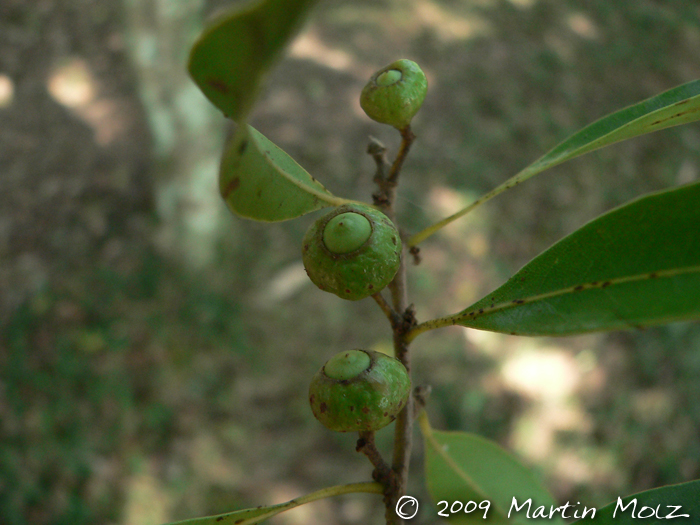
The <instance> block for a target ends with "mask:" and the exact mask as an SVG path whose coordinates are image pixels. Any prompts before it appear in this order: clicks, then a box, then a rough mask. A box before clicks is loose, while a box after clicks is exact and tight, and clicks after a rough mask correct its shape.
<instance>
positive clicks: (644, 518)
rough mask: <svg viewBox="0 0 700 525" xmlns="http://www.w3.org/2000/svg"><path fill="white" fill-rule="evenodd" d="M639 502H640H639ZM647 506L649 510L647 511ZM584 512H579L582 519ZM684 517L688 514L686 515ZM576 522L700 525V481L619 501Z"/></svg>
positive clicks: (663, 488)
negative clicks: (592, 515)
mask: <svg viewBox="0 0 700 525" xmlns="http://www.w3.org/2000/svg"><path fill="white" fill-rule="evenodd" d="M635 500H636V503H635ZM645 507H646V508H645ZM581 515H582V512H581V511H579V516H581ZM684 515H687V517H686V516H684ZM575 523H581V524H584V523H590V524H592V525H635V524H638V523H643V524H644V525H663V524H665V523H678V524H679V525H682V524H685V525H690V524H693V525H695V524H696V523H700V481H699V480H696V481H690V482H688V483H680V484H678V485H669V486H667V487H660V488H658V489H652V490H647V491H645V492H640V493H639V494H634V495H632V496H627V497H626V498H618V499H616V500H615V501H614V502H612V503H610V504H609V505H606V506H605V507H603V508H602V509H598V510H596V514H595V517H594V518H593V519H590V514H589V515H587V516H586V518H585V519H583V518H582V519H580V520H579V521H577V522H575Z"/></svg>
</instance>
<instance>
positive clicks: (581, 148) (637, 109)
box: [408, 80, 700, 246]
mask: <svg viewBox="0 0 700 525" xmlns="http://www.w3.org/2000/svg"><path fill="white" fill-rule="evenodd" d="M696 120H700V80H694V81H693V82H688V83H687V84H683V85H681V86H678V87H675V88H673V89H671V90H669V91H665V92H664V93H661V94H660V95H657V96H655V97H652V98H649V99H647V100H644V101H642V102H639V103H638V104H635V105H633V106H630V107H627V108H625V109H622V110H620V111H617V112H615V113H613V114H611V115H608V116H607V117H604V118H602V119H600V120H598V121H596V122H594V123H593V124H591V125H589V126H587V127H585V128H583V129H582V130H581V131H579V132H578V133H575V134H574V135H572V136H571V137H569V138H568V139H566V140H565V141H563V142H561V143H560V144H558V145H557V146H555V147H554V149H552V150H551V151H549V152H548V153H546V154H545V155H544V156H542V157H540V158H539V159H537V160H536V161H535V162H533V163H532V164H530V165H529V166H528V167H527V168H525V169H524V170H522V171H520V172H519V173H517V174H516V175H515V176H513V177H511V178H510V179H508V180H507V181H506V182H504V183H503V184H501V185H500V186H498V187H497V188H495V189H493V190H491V191H490V192H488V193H487V194H486V195H484V196H482V197H480V198H479V199H477V200H476V201H474V202H473V203H472V204H470V205H469V206H467V207H466V208H464V209H462V210H460V211H458V212H457V213H455V214H453V215H451V216H449V217H447V218H446V219H444V220H442V221H440V222H438V223H436V224H434V225H432V226H430V227H428V228H426V229H425V230H423V231H421V232H419V233H417V234H416V235H414V236H413V237H411V238H410V239H409V240H408V246H416V245H417V244H419V243H420V242H422V241H423V240H425V239H426V238H427V237H429V236H430V235H432V234H433V233H435V232H437V231H439V230H440V229H441V228H443V227H445V226H447V225H448V224H450V223H451V222H452V221H454V220H456V219H459V218H460V217H463V216H464V215H466V214H467V213H469V212H470V211H472V210H473V209H475V208H476V207H477V206H479V205H481V204H483V203H485V202H486V201H488V200H491V199H492V198H493V197H495V196H496V195H499V194H501V193H503V192H504V191H506V190H508V189H510V188H512V187H513V186H515V185H516V184H520V183H521V182H523V181H525V180H527V179H529V178H530V177H533V176H535V175H537V174H538V173H542V172H543V171H545V170H547V169H549V168H552V167H554V166H557V165H559V164H561V163H563V162H565V161H567V160H571V159H574V158H576V157H580V156H581V155H583V154H585V153H589V152H591V151H594V150H597V149H599V148H602V147H604V146H609V145H610V144H614V143H616V142H620V141H622V140H627V139H631V138H633V137H637V136H639V135H644V134H646V133H652V132H654V131H659V130H661V129H664V128H669V127H671V126H678V125H680V124H687V123H689V122H694V121H696Z"/></svg>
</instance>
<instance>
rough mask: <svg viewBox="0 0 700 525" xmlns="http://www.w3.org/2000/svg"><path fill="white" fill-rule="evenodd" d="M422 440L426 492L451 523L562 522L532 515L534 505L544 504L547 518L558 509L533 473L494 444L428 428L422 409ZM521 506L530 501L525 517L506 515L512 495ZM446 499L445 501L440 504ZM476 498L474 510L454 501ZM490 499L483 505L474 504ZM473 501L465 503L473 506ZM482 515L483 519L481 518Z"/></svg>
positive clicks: (472, 435) (474, 499)
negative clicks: (461, 507) (454, 504)
mask: <svg viewBox="0 0 700 525" xmlns="http://www.w3.org/2000/svg"><path fill="white" fill-rule="evenodd" d="M418 422H419V425H420V429H421V432H422V434H423V438H424V439H425V475H426V480H427V483H428V491H429V492H430V496H431V497H432V498H433V500H434V501H435V503H436V504H437V507H436V510H437V511H443V512H444V513H446V514H451V513H450V509H453V510H455V511H456V512H454V514H451V517H450V518H449V520H448V521H449V522H450V523H459V524H466V525H471V524H480V523H485V524H487V525H500V524H509V525H513V524H522V525H525V524H526V523H531V524H537V523H539V524H543V523H549V524H554V525H561V524H562V523H563V521H562V520H561V519H560V517H559V516H557V515H556V514H554V515H553V517H552V519H549V518H547V519H535V518H534V513H535V512H536V509H537V507H540V506H544V507H545V508H546V512H547V514H546V515H547V516H549V512H550V510H551V509H552V508H555V509H556V508H557V505H556V504H555V502H554V499H553V498H552V496H551V495H550V494H549V493H548V492H547V490H546V489H544V488H543V487H542V485H540V483H539V481H538V480H537V478H536V477H535V476H534V474H533V473H532V472H531V471H530V470H528V469H527V468H526V467H525V466H524V465H523V464H522V463H520V462H519V461H518V460H517V459H516V458H515V457H513V456H512V455H511V454H509V453H508V452H506V451H505V450H503V449H502V448H501V447H499V446H498V445H496V444H495V443H493V442H491V441H488V440H486V439H484V438H482V437H479V436H477V435H474V434H467V433H465V432H440V431H436V430H433V429H432V428H431V427H430V423H429V422H428V417H427V416H426V415H425V412H422V413H421V414H420V416H419V419H418ZM514 498H515V499H516V500H517V503H518V505H522V504H523V503H525V502H526V501H527V500H528V499H532V502H531V506H530V508H531V513H530V518H527V515H526V512H525V509H522V510H521V511H520V512H519V513H517V512H514V513H513V514H512V515H511V517H510V518H508V513H509V511H510V510H511V505H512V503H513V499H514ZM441 501H446V502H447V507H445V504H444V503H442V504H440V503H439V502H441ZM455 501H457V502H461V503H464V504H465V505H466V504H467V502H469V501H474V502H476V505H477V508H476V509H475V510H474V511H473V512H470V513H465V511H464V510H461V511H458V509H459V505H457V506H455V507H452V505H453V502H455ZM484 501H488V502H490V506H489V508H488V509H485V507H486V504H485V503H484V504H483V507H482V508H478V505H479V504H481V503H482V502H484ZM473 507H474V505H471V506H470V509H469V510H472V508H473ZM484 513H486V519H484Z"/></svg>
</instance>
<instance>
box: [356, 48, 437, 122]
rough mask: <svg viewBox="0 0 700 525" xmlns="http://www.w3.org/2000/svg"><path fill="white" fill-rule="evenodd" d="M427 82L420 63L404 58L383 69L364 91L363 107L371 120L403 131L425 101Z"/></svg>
mask: <svg viewBox="0 0 700 525" xmlns="http://www.w3.org/2000/svg"><path fill="white" fill-rule="evenodd" d="M427 92H428V81H427V79H426V78H425V74H424V73H423V71H422V70H421V68H420V67H418V64H416V63H415V62H413V61H411V60H407V59H402V60H397V61H396V62H393V63H392V64H389V65H388V66H386V67H384V68H382V69H380V70H379V71H377V72H376V73H375V74H374V75H372V78H370V79H369V82H368V83H367V85H366V86H365V87H364V89H363V90H362V94H361V95H360V106H362V109H363V110H364V111H365V113H366V114H367V116H368V117H369V118H371V119H372V120H376V121H377V122H381V123H382V124H389V125H390V126H394V127H395V128H397V129H399V130H402V129H404V128H406V127H407V126H408V125H409V124H410V123H411V120H412V119H413V117H414V116H415V114H416V113H418V110H419V109H420V107H421V105H422V104H423V100H424V99H425V95H426V93H427Z"/></svg>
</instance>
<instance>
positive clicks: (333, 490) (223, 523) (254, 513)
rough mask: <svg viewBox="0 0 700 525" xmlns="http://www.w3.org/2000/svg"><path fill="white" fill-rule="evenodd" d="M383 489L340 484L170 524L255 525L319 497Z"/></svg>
mask: <svg viewBox="0 0 700 525" xmlns="http://www.w3.org/2000/svg"><path fill="white" fill-rule="evenodd" d="M383 491H384V487H382V485H380V484H379V483H353V484H350V485H338V486H335V487H328V488H325V489H321V490H319V491H317V492H313V493H311V494H307V495H306V496H302V497H300V498H295V499H293V500H291V501H288V502H287V503H280V504H279V505H270V506H268V507H258V508H256V509H245V510H237V511H235V512H228V513H226V514H219V515H217V516H207V517H205V518H193V519H191V520H184V521H178V522H173V523H170V524H169V525H255V524H256V523H262V522H263V521H265V520H266V519H268V518H271V517H273V516H276V515H277V514H279V513H280V512H284V511H285V510H290V509H293V508H295V507H299V506H300V505H304V504H306V503H310V502H312V501H316V500H319V499H323V498H328V497H331V496H338V495H340V494H351V493H354V492H366V493H370V494H382V493H383Z"/></svg>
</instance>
